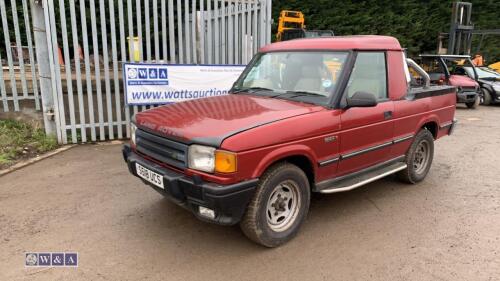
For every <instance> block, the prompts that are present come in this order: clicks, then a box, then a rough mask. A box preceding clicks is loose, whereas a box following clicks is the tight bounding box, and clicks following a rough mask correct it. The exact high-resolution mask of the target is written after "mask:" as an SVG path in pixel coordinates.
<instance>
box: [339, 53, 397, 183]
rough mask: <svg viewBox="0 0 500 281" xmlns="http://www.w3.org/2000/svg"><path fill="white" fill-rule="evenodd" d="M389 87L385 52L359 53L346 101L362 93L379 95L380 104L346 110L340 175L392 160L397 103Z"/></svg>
mask: <svg viewBox="0 0 500 281" xmlns="http://www.w3.org/2000/svg"><path fill="white" fill-rule="evenodd" d="M387 84H388V83H387V63H386V54H385V52H382V51H380V52H358V53H357V57H356V62H355V64H354V68H353V70H352V72H351V75H350V77H349V81H348V84H347V86H346V89H345V91H344V98H346V97H352V96H353V95H354V93H356V92H359V91H362V92H368V93H371V94H373V95H375V97H376V98H377V102H378V104H377V105H376V106H374V107H357V108H356V107H353V108H348V109H346V110H343V111H342V113H341V115H340V120H341V132H340V154H341V160H340V162H339V166H338V175H344V174H348V173H351V172H355V171H357V170H361V169H364V168H367V167H369V166H372V165H375V164H377V163H381V162H384V161H387V160H389V159H390V152H391V145H392V138H393V133H394V121H393V119H392V117H393V111H394V103H393V102H392V101H391V100H390V99H389V96H388V90H387V88H388V87H387Z"/></svg>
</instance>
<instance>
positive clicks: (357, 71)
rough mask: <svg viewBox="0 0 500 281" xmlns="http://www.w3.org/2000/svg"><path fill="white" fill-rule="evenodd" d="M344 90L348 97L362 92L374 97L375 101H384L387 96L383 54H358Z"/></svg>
mask: <svg viewBox="0 0 500 281" xmlns="http://www.w3.org/2000/svg"><path fill="white" fill-rule="evenodd" d="M346 90H347V96H348V97H352V96H353V95H354V93H356V92H360V91H362V92H368V93H371V94H373V95H375V97H376V98H377V100H386V99H387V98H388V95H387V73H386V66H385V53H383V52H359V53H358V56H357V58H356V63H355V64H354V68H353V70H352V73H351V77H350V78H349V82H348V84H347V89H346Z"/></svg>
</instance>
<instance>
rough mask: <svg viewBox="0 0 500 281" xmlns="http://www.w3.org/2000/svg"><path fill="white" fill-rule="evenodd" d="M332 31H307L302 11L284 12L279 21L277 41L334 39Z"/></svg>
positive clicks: (281, 13)
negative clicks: (315, 38)
mask: <svg viewBox="0 0 500 281" xmlns="http://www.w3.org/2000/svg"><path fill="white" fill-rule="evenodd" d="M332 36H334V33H333V31H332V30H306V25H305V19H304V14H303V13H302V12H300V11H288V10H283V11H281V12H280V17H279V21H278V33H277V34H276V41H278V42H279V41H287V40H291V39H296V38H313V37H332Z"/></svg>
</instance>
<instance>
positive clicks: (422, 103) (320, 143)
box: [136, 36, 456, 184]
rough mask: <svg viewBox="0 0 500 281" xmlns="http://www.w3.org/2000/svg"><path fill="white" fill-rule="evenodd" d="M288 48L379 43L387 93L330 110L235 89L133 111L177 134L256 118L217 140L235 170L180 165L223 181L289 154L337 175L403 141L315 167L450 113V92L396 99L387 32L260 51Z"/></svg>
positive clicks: (394, 56) (399, 64)
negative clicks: (388, 115) (374, 101)
mask: <svg viewBox="0 0 500 281" xmlns="http://www.w3.org/2000/svg"><path fill="white" fill-rule="evenodd" d="M291 49H304V50H306V49H329V50H338V49H343V50H352V49H370V50H373V49H377V50H386V51H387V71H388V77H390V79H389V84H388V91H389V97H390V100H389V101H387V102H382V103H379V104H378V105H377V106H375V107H367V108H350V109H347V110H340V109H336V110H332V109H327V108H325V107H321V106H315V105H311V104H306V103H299V102H291V101H286V100H280V99H271V98H265V97H257V96H250V95H241V94H236V95H229V96H224V97H213V98H205V99H200V100H193V101H188V102H182V103H178V104H173V105H167V106H163V107H160V108H155V109H152V110H148V111H146V112H142V113H138V114H137V116H136V119H137V124H138V126H139V127H144V126H147V127H150V128H152V129H154V130H157V131H158V133H159V134H164V135H167V136H168V135H173V136H176V137H178V138H184V139H191V138H194V137H216V136H221V135H227V134H229V133H231V132H234V131H237V130H239V129H241V128H248V127H252V126H253V125H258V124H263V125H260V126H255V127H253V128H251V129H248V130H244V131H242V132H239V133H237V134H234V135H231V136H230V137H227V138H225V139H224V141H223V142H222V144H221V147H220V149H224V150H228V151H233V152H236V153H237V157H238V172H236V173H234V174H230V175H222V174H207V173H203V172H199V171H194V170H190V169H187V170H186V171H184V172H185V173H186V174H187V175H192V174H197V175H201V177H202V178H203V179H204V180H206V181H211V182H215V183H219V184H230V183H236V182H239V181H242V180H246V179H252V178H257V177H260V176H261V175H262V173H263V172H264V171H265V170H266V169H267V168H268V167H269V166H270V165H272V164H273V163H276V162H277V161H280V160H283V159H285V158H286V157H290V156H300V157H305V158H306V159H308V160H309V163H310V166H311V167H312V169H313V170H314V178H315V179H314V180H315V181H316V182H320V181H323V180H327V179H330V178H333V177H336V176H341V175H345V174H347V173H351V172H353V171H356V170H360V169H362V168H365V167H368V166H370V165H373V164H376V163H380V162H382V161H384V160H388V159H391V158H395V157H397V156H400V155H404V154H405V153H406V151H407V150H408V148H409V146H410V144H411V140H409V141H404V142H401V143H398V144H395V145H391V146H388V147H386V148H383V149H379V150H375V151H372V152H368V153H364V154H361V155H359V156H355V157H352V158H348V159H345V160H342V161H340V162H336V163H333V164H330V165H326V166H322V167H320V166H319V165H318V163H319V162H321V161H325V160H329V159H332V158H335V157H337V156H339V155H341V154H346V153H350V152H353V151H357V150H361V149H364V148H369V147H373V146H375V145H378V144H383V143H386V142H391V141H392V140H394V139H398V138H402V137H405V136H408V135H414V134H416V133H417V132H418V131H419V130H420V129H421V128H422V127H423V126H424V124H427V123H432V124H434V125H435V126H437V127H439V125H443V124H445V123H449V122H451V121H452V120H453V117H454V114H455V103H456V98H455V96H454V95H442V96H436V97H428V98H422V99H417V100H414V101H409V100H406V99H404V98H402V97H403V96H404V95H405V94H406V91H407V82H406V78H405V75H404V72H403V64H404V61H403V55H402V50H401V47H400V45H399V43H398V41H397V40H396V39H395V38H392V37H386V36H355V37H337V38H319V39H307V40H293V41H285V42H280V43H276V44H271V45H268V46H266V47H264V48H263V49H262V50H261V51H263V52H266V51H278V50H291ZM385 111H392V112H393V118H392V119H390V120H385V119H384V114H383V113H384V112H385ZM278 120H279V121H278ZM271 121H276V122H271ZM269 122H270V123H269ZM264 123H267V124H264ZM162 128H163V129H162ZM445 133H446V131H445V130H439V132H438V135H437V138H439V137H441V136H443V135H444V134H445ZM332 136H334V137H336V139H335V141H332V142H325V137H332Z"/></svg>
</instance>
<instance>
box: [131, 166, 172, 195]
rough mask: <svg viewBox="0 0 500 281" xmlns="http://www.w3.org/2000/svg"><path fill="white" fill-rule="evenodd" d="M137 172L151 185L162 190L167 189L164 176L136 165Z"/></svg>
mask: <svg viewBox="0 0 500 281" xmlns="http://www.w3.org/2000/svg"><path fill="white" fill-rule="evenodd" d="M135 170H136V171H137V175H138V176H139V177H141V178H143V179H145V180H147V181H149V182H150V183H152V184H154V185H156V186H158V187H159V188H161V189H165V188H164V187H163V176H162V175H160V174H158V173H155V172H153V171H151V170H150V169H148V168H146V167H144V166H142V165H140V164H138V163H135Z"/></svg>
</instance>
